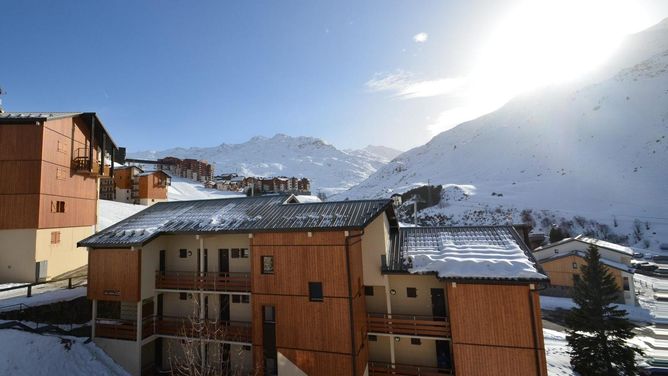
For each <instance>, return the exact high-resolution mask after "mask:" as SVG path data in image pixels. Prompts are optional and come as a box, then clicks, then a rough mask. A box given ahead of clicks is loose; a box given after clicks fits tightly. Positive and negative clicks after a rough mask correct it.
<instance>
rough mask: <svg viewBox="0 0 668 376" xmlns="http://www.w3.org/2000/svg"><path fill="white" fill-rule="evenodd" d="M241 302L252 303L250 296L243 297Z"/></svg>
mask: <svg viewBox="0 0 668 376" xmlns="http://www.w3.org/2000/svg"><path fill="white" fill-rule="evenodd" d="M241 302H242V303H244V304H249V303H250V295H241Z"/></svg>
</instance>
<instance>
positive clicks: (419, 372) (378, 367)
mask: <svg viewBox="0 0 668 376" xmlns="http://www.w3.org/2000/svg"><path fill="white" fill-rule="evenodd" d="M369 375H370V376H380V375H393V376H444V375H452V370H451V369H448V368H438V367H425V366H413V365H407V364H391V363H380V362H369Z"/></svg>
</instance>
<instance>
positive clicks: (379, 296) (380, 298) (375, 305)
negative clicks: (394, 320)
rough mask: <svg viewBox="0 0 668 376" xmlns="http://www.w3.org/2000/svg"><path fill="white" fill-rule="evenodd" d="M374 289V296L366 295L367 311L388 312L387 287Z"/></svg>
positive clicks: (374, 287)
mask: <svg viewBox="0 0 668 376" xmlns="http://www.w3.org/2000/svg"><path fill="white" fill-rule="evenodd" d="M371 287H373V296H369V295H365V297H364V300H365V301H366V311H367V312H369V313H385V312H387V299H386V296H385V286H371Z"/></svg>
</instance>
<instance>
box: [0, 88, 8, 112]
mask: <svg viewBox="0 0 668 376" xmlns="http://www.w3.org/2000/svg"><path fill="white" fill-rule="evenodd" d="M5 94H7V92H6V91H4V90H2V87H0V114H1V113H3V112H5V110H4V109H3V108H2V96H3V95H5Z"/></svg>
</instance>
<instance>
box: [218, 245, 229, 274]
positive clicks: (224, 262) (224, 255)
mask: <svg viewBox="0 0 668 376" xmlns="http://www.w3.org/2000/svg"><path fill="white" fill-rule="evenodd" d="M218 271H219V272H221V273H229V272H230V250H229V249H219V250H218Z"/></svg>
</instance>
